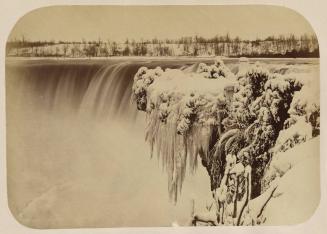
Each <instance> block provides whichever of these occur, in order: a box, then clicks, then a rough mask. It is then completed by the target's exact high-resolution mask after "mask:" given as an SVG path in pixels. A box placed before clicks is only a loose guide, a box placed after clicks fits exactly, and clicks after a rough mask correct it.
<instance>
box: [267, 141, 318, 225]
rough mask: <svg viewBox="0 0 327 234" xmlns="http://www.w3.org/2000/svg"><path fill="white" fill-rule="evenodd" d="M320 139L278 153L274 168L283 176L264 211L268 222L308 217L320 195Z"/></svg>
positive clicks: (295, 221)
mask: <svg viewBox="0 0 327 234" xmlns="http://www.w3.org/2000/svg"><path fill="white" fill-rule="evenodd" d="M319 141H320V138H319V137H316V138H314V139H312V140H310V141H307V142H306V143H303V144H301V145H298V146H296V147H294V148H293V149H291V150H288V151H287V152H285V153H280V154H278V155H276V156H275V157H274V159H273V161H274V162H272V164H271V167H270V168H271V170H274V169H273V168H278V169H279V171H281V172H282V173H284V175H282V176H281V178H280V180H279V182H278V187H277V189H276V191H275V193H274V196H273V198H272V199H271V201H269V203H268V204H267V207H266V208H265V210H264V212H263V216H264V217H266V222H265V223H264V224H265V225H292V224H299V223H302V222H305V221H307V220H308V219H309V218H310V217H311V216H312V215H313V213H314V212H315V209H316V208H317V206H318V204H319V199H320V183H319V181H320V179H319V177H320V173H319V171H320V169H319Z"/></svg>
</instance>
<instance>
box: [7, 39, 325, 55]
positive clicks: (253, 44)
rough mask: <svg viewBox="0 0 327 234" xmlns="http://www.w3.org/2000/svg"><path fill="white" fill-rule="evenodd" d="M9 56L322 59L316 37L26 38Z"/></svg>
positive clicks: (13, 43) (11, 43) (14, 44)
mask: <svg viewBox="0 0 327 234" xmlns="http://www.w3.org/2000/svg"><path fill="white" fill-rule="evenodd" d="M6 55H7V56H20V57H110V56H228V57H241V56H246V57H319V45H318V40H317V38H316V37H315V35H308V34H303V35H301V36H299V37H296V36H295V35H293V34H290V35H287V36H285V35H280V36H269V37H267V38H264V39H256V40H242V39H241V38H239V37H230V36H229V34H226V35H224V36H218V35H217V36H215V37H212V38H204V37H201V36H192V37H191V36H189V37H181V38H178V39H157V38H153V39H151V40H140V41H136V40H129V39H126V40H125V41H124V42H116V41H111V40H102V39H98V40H93V41H87V40H85V39H82V40H81V41H61V40H60V41H55V40H50V41H30V40H27V39H25V38H24V37H22V38H21V39H14V40H11V41H8V42H7V46H6Z"/></svg>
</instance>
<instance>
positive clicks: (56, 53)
mask: <svg viewBox="0 0 327 234" xmlns="http://www.w3.org/2000/svg"><path fill="white" fill-rule="evenodd" d="M319 70H320V68H319V44H318V40H317V37H316V34H315V32H314V31H313V29H312V27H311V26H310V24H309V22H308V21H307V20H306V19H305V18H304V17H303V16H301V15H300V14H299V13H297V12H295V11H293V10H291V9H288V8H285V7H279V6H268V5H267V6H264V5H230V6H224V5H208V6H200V5H184V6H182V5H175V6H173V5H171V6H169V5H167V6H128V5H125V6H118V5H117V6H113V5H111V6H109V5H102V6H91V5H84V6H82V5H71V6H51V7H44V8H39V9H36V10H34V11H31V12H29V13H27V14H26V15H24V16H23V17H22V18H20V19H19V21H18V22H17V23H16V25H15V26H14V27H13V29H12V31H11V33H10V35H9V38H8V40H7V43H6V61H5V84H6V87H5V88H6V144H7V145H6V157H7V158H6V160H7V188H8V204H9V208H10V211H11V213H12V215H13V216H14V217H15V219H16V220H17V221H18V222H19V223H21V224H22V225H24V226H27V227H29V228H36V229H58V228H111V227H171V226H173V227H178V226H256V225H269V226H276V225H296V224H300V223H303V222H306V221H307V220H308V219H309V218H310V217H311V216H312V215H313V213H314V212H315V210H316V208H317V206H318V205H319V200H320V153H319V147H320V85H319V83H320V82H319V80H320V78H319ZM217 230H219V227H217Z"/></svg>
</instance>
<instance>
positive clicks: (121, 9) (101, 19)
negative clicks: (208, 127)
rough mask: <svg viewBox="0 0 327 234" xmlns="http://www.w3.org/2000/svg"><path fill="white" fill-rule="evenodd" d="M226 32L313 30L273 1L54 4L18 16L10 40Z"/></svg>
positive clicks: (255, 34)
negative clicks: (239, 3)
mask: <svg viewBox="0 0 327 234" xmlns="http://www.w3.org/2000/svg"><path fill="white" fill-rule="evenodd" d="M226 33H229V35H230V36H231V37H235V36H239V37H240V38H241V39H249V40H252V39H256V38H266V37H268V36H270V35H275V36H277V35H280V34H284V35H289V34H291V33H292V34H295V35H297V36H299V35H301V34H304V33H308V34H313V33H314V32H313V30H312V28H311V26H310V24H309V23H308V22H307V21H306V19H304V18H303V17H302V16H301V15H300V14H298V13H296V12H295V11H293V10H290V9H288V8H284V7H274V6H53V7H46V8H40V9H36V10H34V11H32V12H29V13H27V14H26V15H24V16H23V17H21V18H20V19H19V20H18V22H17V23H16V25H15V26H14V28H13V29H12V32H11V34H10V36H9V40H13V39H15V38H16V39H21V38H22V37H23V36H24V38H25V39H28V40H32V41H35V40H56V41H58V40H64V41H81V40H82V39H85V40H98V39H99V38H100V39H102V40H108V39H109V40H113V41H124V40H126V38H129V39H135V40H140V39H152V38H155V37H156V38H158V39H165V38H169V39H176V38H180V37H182V36H195V35H198V36H202V37H206V38H210V37H214V36H215V35H217V34H218V35H225V34H226Z"/></svg>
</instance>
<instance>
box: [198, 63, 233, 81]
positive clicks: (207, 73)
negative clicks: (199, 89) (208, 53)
mask: <svg viewBox="0 0 327 234" xmlns="http://www.w3.org/2000/svg"><path fill="white" fill-rule="evenodd" d="M197 72H198V73H200V74H202V75H203V77H204V78H208V79H218V78H222V77H225V78H230V77H234V74H233V73H232V72H231V71H230V70H229V68H228V67H227V66H226V65H225V64H224V62H223V60H222V59H221V58H216V59H215V62H214V64H213V65H207V64H205V63H200V64H199V66H198V70H197Z"/></svg>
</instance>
